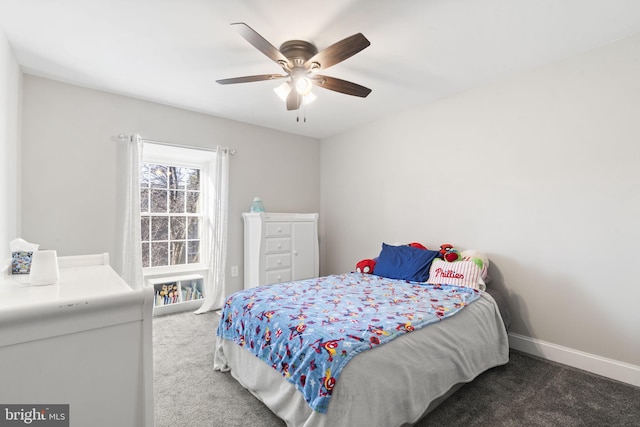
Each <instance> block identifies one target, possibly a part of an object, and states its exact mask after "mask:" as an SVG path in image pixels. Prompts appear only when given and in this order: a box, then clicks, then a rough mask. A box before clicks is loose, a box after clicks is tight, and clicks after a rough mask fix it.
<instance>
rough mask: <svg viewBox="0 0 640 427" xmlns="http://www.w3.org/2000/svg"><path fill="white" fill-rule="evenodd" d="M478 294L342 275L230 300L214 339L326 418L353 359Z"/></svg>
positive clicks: (241, 294)
mask: <svg viewBox="0 0 640 427" xmlns="http://www.w3.org/2000/svg"><path fill="white" fill-rule="evenodd" d="M479 297H480V291H477V290H475V289H470V288H462V287H457V286H450V285H425V284H418V283H412V282H405V281H400V280H393V279H386V278H382V277H379V276H375V275H371V274H360V273H349V274H342V275H335V276H327V277H321V278H317V279H308V280H302V281H297V282H289V283H282V284H277V285H269V286H262V287H258V288H253V289H247V290H244V291H240V292H237V293H235V294H233V295H231V296H230V297H229V298H228V299H227V301H226V303H225V306H224V309H223V312H222V320H221V321H220V324H219V326H218V330H217V334H218V335H219V336H221V337H223V338H226V339H230V340H233V341H234V342H235V343H236V344H238V345H240V346H242V347H244V348H246V349H247V350H249V351H250V352H251V353H253V354H254V355H256V356H257V357H259V358H260V359H262V360H263V361H265V362H266V363H268V364H269V365H271V366H272V367H273V368H274V369H276V370H277V371H279V372H280V373H281V374H282V375H283V376H284V377H285V378H286V379H287V380H288V381H289V382H291V383H293V384H294V385H295V387H296V388H297V389H298V390H300V391H301V392H302V394H303V395H304V397H305V400H306V401H307V402H308V403H309V406H310V407H311V408H313V409H314V410H316V411H318V412H322V413H324V412H326V410H327V406H328V404H329V399H330V397H331V393H332V391H333V389H334V387H335V385H336V381H337V380H338V378H339V376H340V371H341V370H342V368H343V367H344V366H345V365H346V363H347V362H348V361H349V360H350V359H351V358H353V357H354V356H355V355H357V354H358V353H360V352H362V351H364V350H368V349H370V348H373V347H376V346H378V345H381V344H383V343H385V342H388V341H390V340H392V339H394V338H396V337H398V336H400V335H403V334H406V333H408V332H411V331H414V330H416V329H419V328H422V327H424V326H426V325H429V324H430V323H434V322H437V321H439V320H441V319H444V318H446V317H449V316H452V315H454V314H455V313H456V312H458V311H459V310H461V309H462V308H464V306H465V305H467V304H470V303H471V302H473V301H475V300H476V299H478V298H479Z"/></svg>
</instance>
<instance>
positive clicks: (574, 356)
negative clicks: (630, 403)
mask: <svg viewBox="0 0 640 427" xmlns="http://www.w3.org/2000/svg"><path fill="white" fill-rule="evenodd" d="M509 347H511V348H513V349H514V350H518V351H522V352H524V353H528V354H531V355H534V356H538V357H542V358H544V359H547V360H550V361H553V362H557V363H562V364H563V365H568V366H572V367H574V368H578V369H582V370H584V371H588V372H592V373H594V374H597V375H601V376H603V377H607V378H611V379H614V380H616V381H621V382H624V383H627V384H631V385H633V386H636V387H640V366H637V365H632V364H630V363H624V362H620V361H618V360H614V359H608V358H606V357H602V356H596V355H595V354H590V353H585V352H582V351H579V350H574V349H572V348H568V347H563V346H561V345H556V344H552V343H549V342H546V341H542V340H539V339H536V338H530V337H527V336H524V335H519V334H514V333H512V332H510V333H509Z"/></svg>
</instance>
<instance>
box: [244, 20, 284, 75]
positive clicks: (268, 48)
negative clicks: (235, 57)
mask: <svg viewBox="0 0 640 427" xmlns="http://www.w3.org/2000/svg"><path fill="white" fill-rule="evenodd" d="M231 25H233V26H235V27H236V29H237V30H238V32H239V33H240V35H241V36H242V37H244V38H245V40H247V41H248V42H249V43H251V44H252V45H253V47H255V48H256V49H258V50H259V51H260V52H262V53H264V54H265V55H266V56H267V58H269V59H271V60H272V61H274V62H276V63H277V64H278V65H280V66H281V67H286V68H291V67H292V64H290V63H289V60H288V59H287V57H286V56H284V55H283V54H282V53H281V52H280V51H279V50H278V49H276V47H275V46H274V45H272V44H271V43H269V42H268V41H267V40H266V39H265V38H264V37H262V36H261V35H260V34H258V33H257V32H256V31H255V30H254V29H253V28H251V27H250V26H248V25H247V24H245V23H244V22H234V23H233V24H231Z"/></svg>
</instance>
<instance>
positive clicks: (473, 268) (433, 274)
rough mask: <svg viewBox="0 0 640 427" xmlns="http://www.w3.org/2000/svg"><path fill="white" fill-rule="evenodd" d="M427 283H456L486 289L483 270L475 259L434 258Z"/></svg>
mask: <svg viewBox="0 0 640 427" xmlns="http://www.w3.org/2000/svg"><path fill="white" fill-rule="evenodd" d="M427 283H429V284H432V285H437V284H443V285H454V286H464V287H467V288H473V289H478V290H481V291H484V290H485V288H486V286H485V284H484V281H483V280H482V271H481V270H480V268H479V267H478V266H477V265H476V263H474V262H473V261H455V262H446V261H443V260H439V259H437V260H433V262H432V263H431V269H430V270H429V279H427Z"/></svg>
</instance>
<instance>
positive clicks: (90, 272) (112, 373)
mask: <svg viewBox="0 0 640 427" xmlns="http://www.w3.org/2000/svg"><path fill="white" fill-rule="evenodd" d="M107 259H108V258H107V257H106V256H102V255H92V256H73V257H60V258H59V259H58V264H59V266H60V280H59V281H58V283H57V284H55V285H48V286H30V285H28V284H25V283H24V282H20V281H18V279H20V278H16V277H12V276H8V277H5V278H1V277H0V361H1V364H2V367H3V368H2V375H1V379H0V403H2V404H20V405H24V408H25V410H27V409H28V408H30V407H32V406H33V405H47V404H63V405H69V411H70V413H69V414H67V415H69V418H68V421H69V424H68V425H71V426H97V427H111V426H123V427H141V426H145V427H152V426H153V355H152V328H151V322H152V320H151V311H152V307H153V292H152V291H151V289H148V288H145V289H137V290H133V289H131V287H129V286H128V285H127V284H126V283H125V282H124V281H123V280H122V279H121V278H120V276H118V275H117V273H116V272H115V271H114V270H113V269H112V268H111V267H109V265H107ZM9 424H13V423H9ZM19 424H22V423H19ZM36 424H40V423H37V422H34V423H33V425H36ZM45 424H48V423H46V422H45ZM55 424H56V425H57V424H58V423H55ZM0 425H5V424H3V423H2V422H0Z"/></svg>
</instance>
